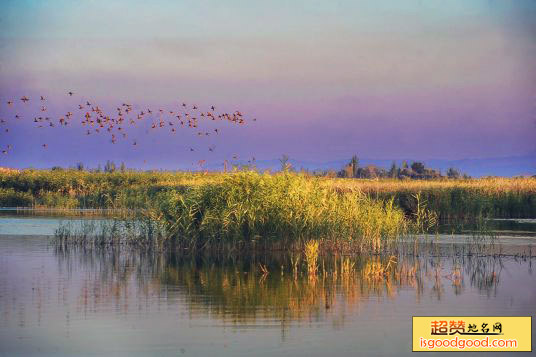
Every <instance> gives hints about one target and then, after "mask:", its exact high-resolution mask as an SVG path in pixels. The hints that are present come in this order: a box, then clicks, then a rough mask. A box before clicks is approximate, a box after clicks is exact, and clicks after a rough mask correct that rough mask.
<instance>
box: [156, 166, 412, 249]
mask: <svg viewBox="0 0 536 357" xmlns="http://www.w3.org/2000/svg"><path fill="white" fill-rule="evenodd" d="M155 202H156V206H155V207H154V208H153V212H156V214H155V215H154V216H155V219H157V220H158V221H159V222H161V223H162V226H163V227H164V230H165V231H166V232H167V234H168V237H167V239H168V240H169V241H170V242H173V243H175V244H179V245H184V244H186V245H188V246H190V247H197V248H203V247H206V246H212V247H214V246H218V245H220V244H224V243H232V244H234V245H236V246H241V245H244V244H245V245H250V246H256V247H258V248H261V249H265V248H269V249H273V248H276V247H279V248H280V249H287V248H289V247H290V246H292V245H295V244H297V245H298V246H300V247H301V246H303V244H304V242H305V241H308V240H310V239H317V240H320V243H319V244H320V245H321V246H322V247H323V248H332V249H337V248H340V247H342V246H344V245H346V244H348V245H350V246H353V247H359V248H361V249H372V250H374V251H379V250H380V249H381V248H382V244H383V243H385V242H387V241H389V240H392V239H395V238H396V237H398V236H400V235H403V234H405V233H407V232H408V230H409V228H410V224H409V221H408V220H407V219H406V217H405V216H404V213H403V212H402V210H400V209H398V208H397V207H395V206H394V205H393V202H392V200H391V201H382V200H373V199H370V198H369V197H367V196H366V195H362V194H360V193H358V192H344V193H342V192H337V191H335V190H332V189H330V188H329V187H324V186H322V185H321V184H320V182H319V180H318V179H315V178H307V177H304V176H299V175H293V174H279V175H269V174H259V173H256V172H241V173H236V174H233V175H229V176H228V177H227V178H226V180H224V181H223V182H221V183H218V184H212V183H211V184H202V185H199V186H196V187H191V188H188V189H186V190H184V191H177V190H172V191H166V192H163V193H161V194H160V195H158V197H157V199H156V200H155Z"/></svg>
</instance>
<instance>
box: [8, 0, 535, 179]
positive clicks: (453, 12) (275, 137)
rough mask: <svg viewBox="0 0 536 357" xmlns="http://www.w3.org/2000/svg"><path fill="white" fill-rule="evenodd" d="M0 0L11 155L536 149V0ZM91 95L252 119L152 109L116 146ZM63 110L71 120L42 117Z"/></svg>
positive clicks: (497, 153) (63, 157) (146, 164)
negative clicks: (99, 121) (154, 125)
mask: <svg viewBox="0 0 536 357" xmlns="http://www.w3.org/2000/svg"><path fill="white" fill-rule="evenodd" d="M0 8H1V11H0V118H1V119H3V120H4V121H5V122H4V123H2V124H1V125H0V147H1V148H2V149H5V148H6V147H7V145H11V146H12V148H11V149H9V150H8V154H3V155H0V166H9V167H30V166H33V167H51V166H54V165H60V166H69V165H74V164H75V163H76V162H84V163H85V164H86V166H96V165H97V163H104V162H105V161H106V160H108V159H110V160H114V161H116V162H121V161H124V162H125V163H126V164H127V166H129V167H139V168H168V169H173V168H179V167H195V165H196V164H197V163H198V161H199V160H206V161H207V162H221V161H223V160H225V159H228V160H231V159H232V157H233V156H236V157H239V158H240V159H241V160H248V159H251V158H252V157H255V158H256V159H257V160H263V159H265V160H268V159H274V158H278V157H280V156H281V155H282V154H286V155H288V156H290V157H291V158H295V159H299V160H306V161H310V162H326V161H330V160H340V159H344V158H350V157H351V156H352V155H354V154H357V155H358V156H359V157H363V158H374V159H389V160H391V159H405V158H411V159H416V160H417V159H418V160H427V159H428V160H430V159H448V160H458V159H467V158H471V159H474V158H490V157H508V156H532V157H533V158H535V160H534V161H535V162H536V140H534V138H536V135H535V134H536V66H535V65H534V59H535V58H536V1H533V0H516V1H498V0H472V1H466V0H451V1H439V0H438V1H436V0H420V1H418V0H406V1H382V0H374V1H366V0H363V1H350V0H348V1H346V0H340V1H316V0H306V1H292V2H289V1H278V0H274V1H266V2H261V1H238V0H234V1H233V0H229V1H218V0H193V1H171V0H169V1H168V0H155V1H137V0H133V1H119V0H116V1H110V0H108V1H104V0H103V1H100V0H88V1H70V0H65V1H63V0H57V1H27V0H13V1H11V0H3V1H2V2H1V4H0ZM68 91H73V92H75V95H73V97H70V96H68V95H67V94H66V93H67V92H68ZM23 95H26V96H28V97H29V98H30V102H29V103H28V104H27V105H23V103H21V102H20V100H18V99H19V98H20V97H21V96H23ZM40 95H44V96H45V97H46V102H45V104H46V108H47V111H46V114H45V112H40V110H39V109H40V106H41V104H42V103H40V102H39V99H38V98H39V96H40ZM8 100H14V101H15V103H14V104H13V105H12V106H8V105H7V104H6V102H7V101H8ZM86 101H90V102H91V103H92V104H95V105H99V106H100V107H102V108H106V109H107V110H109V111H110V112H113V110H114V108H116V107H117V106H120V105H121V103H125V102H126V103H131V104H132V105H133V108H134V111H135V112H137V111H141V110H145V109H146V108H153V109H157V108H164V109H166V110H174V111H175V110H177V109H178V108H179V105H180V103H182V102H186V103H187V104H188V105H191V104H194V103H195V104H196V105H198V106H199V107H200V108H201V109H203V110H208V108H209V107H210V106H212V105H215V106H216V108H217V110H218V111H219V110H221V111H225V112H230V113H232V112H234V111H236V110H239V111H240V112H242V113H243V114H244V116H245V117H246V118H248V120H247V122H246V124H245V125H235V124H226V123H223V122H217V123H208V124H210V125H208V124H207V125H206V130H207V131H209V130H213V129H214V128H218V130H219V133H218V134H217V135H215V134H214V132H212V134H213V135H210V136H207V137H202V138H201V137H199V136H198V135H196V131H194V130H188V129H185V130H178V132H177V133H176V134H172V133H171V132H170V130H169V128H166V130H150V129H149V128H148V126H147V125H148V124H149V123H150V121H151V120H153V121H154V118H153V119H147V120H145V122H146V124H141V123H140V124H139V125H136V127H132V128H129V129H128V138H127V139H125V140H118V142H117V143H116V144H112V143H111V141H110V136H109V135H105V134H99V135H96V134H95V133H93V134H92V135H85V133H86V129H87V128H86V127H83V126H82V124H80V119H81V118H82V116H83V113H82V112H81V111H77V106H78V104H80V103H85V102H86ZM69 110H70V111H73V112H74V113H75V115H74V117H75V118H73V120H72V121H73V122H72V124H71V125H70V126H68V127H65V128H64V127H58V126H56V127H55V128H38V127H37V126H36V125H35V123H33V118H34V117H35V116H41V115H43V116H44V115H46V116H49V117H51V118H56V119H57V118H58V117H60V116H62V115H63V114H64V113H66V112H67V111H69ZM15 115H19V117H21V118H20V119H15ZM251 118H256V119H257V120H256V121H254V122H253V121H252V120H249V119H251ZM200 127H202V128H203V130H205V125H204V124H200ZM4 128H9V132H5V129H4ZM200 129H201V128H200ZM133 141H136V142H137V145H136V146H135V147H134V146H133ZM43 144H47V147H46V148H43V146H42V145H43ZM209 147H210V148H212V149H213V150H212V151H209V150H208V148H209ZM191 148H193V149H194V151H191Z"/></svg>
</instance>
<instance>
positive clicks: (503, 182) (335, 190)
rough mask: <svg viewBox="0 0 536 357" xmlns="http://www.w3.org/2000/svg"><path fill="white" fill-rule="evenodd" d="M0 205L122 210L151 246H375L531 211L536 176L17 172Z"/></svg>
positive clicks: (5, 181)
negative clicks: (452, 224) (442, 226)
mask: <svg viewBox="0 0 536 357" xmlns="http://www.w3.org/2000/svg"><path fill="white" fill-rule="evenodd" d="M0 206H22V207H42V208H46V207H48V208H53V207H56V208H60V209H62V210H65V209H71V208H84V209H86V208H91V209H106V210H112V211H113V212H120V213H121V217H122V218H123V221H122V223H121V222H120V223H118V224H119V225H121V224H122V225H127V223H128V222H131V221H132V220H133V219H136V220H137V221H138V222H141V223H140V224H145V225H146V227H145V228H144V233H143V234H137V237H138V238H137V241H138V242H142V241H145V242H149V243H151V244H153V243H154V244H156V245H157V246H164V245H174V246H179V247H183V248H187V249H206V248H216V249H221V248H223V247H231V249H234V248H236V249H241V248H243V247H246V246H247V247H254V248H258V249H272V250H273V249H289V248H292V249H295V250H303V249H304V244H305V243H306V242H308V241H310V240H315V241H316V242H318V244H319V249H320V250H321V251H324V250H337V251H342V250H349V249H353V250H371V251H380V250H381V249H383V248H385V246H386V244H388V243H389V242H392V241H394V240H396V239H397V238H398V237H400V236H403V235H406V234H408V233H422V232H432V231H434V230H437V227H438V224H439V223H440V222H445V221H461V222H465V221H473V222H480V221H482V219H483V217H493V218H511V217H516V218H527V217H530V218H532V217H536V179H535V178H484V179H467V180H446V179H443V180H435V181H423V180H420V181H419V180H415V181H411V180H393V179H385V180H368V179H334V178H326V177H314V176H310V175H307V174H297V173H289V172H285V173H277V174H270V173H258V172H255V171H235V172H232V173H191V172H135V171H127V172H114V173H96V172H86V171H76V170H60V171H50V170H24V171H5V172H0ZM125 222H127V223H125ZM144 222H145V223H144ZM128 224H130V223H128ZM119 230H120V231H121V229H119ZM127 231H128V232H130V231H129V230H128V229H126V228H125V229H124V230H122V232H123V233H124V234H126V233H125V232H127ZM140 232H141V230H140ZM114 234H115V233H114ZM64 235H65V232H64ZM73 235H74V233H73ZM73 235H72V236H73ZM95 235H100V236H101V237H105V236H106V234H104V233H103V234H101V233H98V234H97V233H95ZM109 235H110V234H108V236H109ZM69 239H72V238H69ZM69 239H68V240H69ZM100 242H101V243H102V244H109V243H111V242H114V239H112V238H110V237H108V238H102V239H100Z"/></svg>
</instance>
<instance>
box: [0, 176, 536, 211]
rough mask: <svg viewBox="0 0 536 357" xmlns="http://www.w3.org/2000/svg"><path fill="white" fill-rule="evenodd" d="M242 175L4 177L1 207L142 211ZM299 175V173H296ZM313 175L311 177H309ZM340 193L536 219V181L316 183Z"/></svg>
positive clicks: (408, 205)
mask: <svg viewBox="0 0 536 357" xmlns="http://www.w3.org/2000/svg"><path fill="white" fill-rule="evenodd" d="M236 174H240V173H236V172H234V173H192V172H164V171H152V172H137V171H127V172H114V173H97V172H87V171H76V170H55V171H52V170H22V171H1V172H0V206H1V207H17V206H18V207H58V208H92V209H110V208H112V209H113V208H121V209H124V208H127V209H138V208H144V207H147V206H148V205H150V203H151V202H153V201H154V199H155V197H156V196H157V195H158V194H160V193H162V192H167V191H185V190H187V189H190V188H192V187H198V186H203V185H206V184H221V183H223V182H225V181H226V180H228V179H229V178H230V177H233V175H236ZM293 175H296V174H293ZM305 176H307V175H305ZM310 179H311V180H318V181H319V183H320V185H321V186H324V187H327V188H332V189H334V190H337V191H340V192H359V193H361V194H364V195H367V196H369V197H370V198H373V199H381V200H390V199H393V200H394V204H395V205H396V206H398V207H400V208H402V209H403V210H404V212H405V213H406V215H408V216H411V215H412V214H413V213H415V212H416V211H417V208H418V207H417V200H416V198H415V195H416V194H420V199H421V202H425V203H426V205H427V207H428V208H429V209H431V210H433V211H434V212H436V213H437V215H438V217H439V218H440V219H441V220H443V221H452V220H471V219H474V218H476V217H483V216H484V217H493V218H534V217H536V178H482V179H466V180H465V179H464V180H449V179H440V180H396V179H380V180H371V179H342V178H312V177H311V178H310Z"/></svg>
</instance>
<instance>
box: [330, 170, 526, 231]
mask: <svg viewBox="0 0 536 357" xmlns="http://www.w3.org/2000/svg"><path fill="white" fill-rule="evenodd" d="M324 184H325V185H327V186H330V187H333V188H334V189H336V190H339V191H343V192H344V191H355V190H357V191H359V192H363V193H365V194H367V195H369V196H370V197H372V198H378V199H393V200H394V203H395V204H396V205H397V206H398V207H400V208H402V209H403V210H404V211H405V212H406V213H407V214H411V213H413V212H415V211H416V210H417V200H416V195H419V196H420V200H421V202H425V204H426V206H427V207H428V209H430V210H432V211H434V212H436V213H437V214H438V216H439V218H440V220H441V221H443V222H456V221H460V220H463V221H468V220H474V219H475V218H478V217H490V218H535V217H536V178H534V177H519V178H503V177H490V178H481V179H463V180H449V179H441V180H393V179H382V180H367V179H354V180H352V179H349V180H348V179H335V180H326V182H325V183H324Z"/></svg>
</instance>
